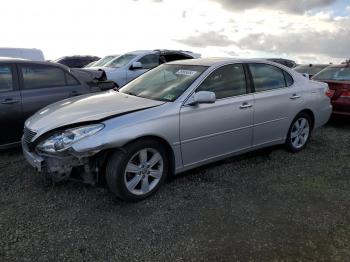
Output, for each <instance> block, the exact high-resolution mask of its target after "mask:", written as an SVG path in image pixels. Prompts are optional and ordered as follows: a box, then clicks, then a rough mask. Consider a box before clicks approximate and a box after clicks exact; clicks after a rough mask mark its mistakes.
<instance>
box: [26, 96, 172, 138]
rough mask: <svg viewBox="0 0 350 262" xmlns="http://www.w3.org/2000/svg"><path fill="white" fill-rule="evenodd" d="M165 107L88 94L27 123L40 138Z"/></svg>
mask: <svg viewBox="0 0 350 262" xmlns="http://www.w3.org/2000/svg"><path fill="white" fill-rule="evenodd" d="M164 103H165V102H162V101H156V100H150V99H146V98H141V97H136V96H131V95H126V94H123V93H119V92H116V91H107V92H102V93H98V94H88V95H83V96H78V97H73V98H68V99H65V100H62V101H59V102H56V103H54V104H51V105H49V106H47V107H45V108H43V109H41V110H40V111H38V112H37V113H36V114H34V115H33V116H31V117H30V118H29V119H28V120H27V121H26V122H25V126H26V127H27V128H29V129H30V130H32V131H35V132H37V133H38V135H39V134H43V133H45V132H47V131H49V130H52V129H55V128H58V127H61V126H66V125H70V124H75V123H79V122H88V121H98V120H101V119H104V118H108V117H111V116H114V115H119V114H125V113H128V112H133V111H137V110H141V109H146V108H150V107H154V106H158V105H162V104H164Z"/></svg>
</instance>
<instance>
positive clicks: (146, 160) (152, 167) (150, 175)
mask: <svg viewBox="0 0 350 262" xmlns="http://www.w3.org/2000/svg"><path fill="white" fill-rule="evenodd" d="M163 171H164V161H163V157H162V155H161V154H160V153H159V152H158V151H157V150H156V149H154V148H145V149H141V150H139V151H138V152H136V153H135V154H134V155H133V156H132V157H131V158H130V159H129V161H128V163H127V165H126V167H125V171H124V182H125V185H126V188H127V189H128V190H129V192H130V193H132V194H135V195H145V194H147V193H149V192H151V191H152V190H153V189H154V188H155V187H156V186H157V184H158V183H159V181H160V180H161V178H162V176H163Z"/></svg>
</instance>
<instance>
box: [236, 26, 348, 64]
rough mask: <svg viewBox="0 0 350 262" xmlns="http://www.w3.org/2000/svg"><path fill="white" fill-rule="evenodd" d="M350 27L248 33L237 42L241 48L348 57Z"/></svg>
mask: <svg viewBox="0 0 350 262" xmlns="http://www.w3.org/2000/svg"><path fill="white" fill-rule="evenodd" d="M349 42H350V29H346V28H343V29H340V30H338V31H335V32H331V31H322V32H316V31H310V32H298V33H284V34H281V35H271V34H262V33H260V34H250V35H248V36H246V37H244V38H242V39H241V40H240V41H239V42H238V43H237V44H238V46H239V47H240V48H242V49H249V50H255V51H263V52H273V53H285V54H293V55H311V54H319V55H323V56H329V57H334V58H345V57H349Z"/></svg>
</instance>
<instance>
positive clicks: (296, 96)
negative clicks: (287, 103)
mask: <svg viewBox="0 0 350 262" xmlns="http://www.w3.org/2000/svg"><path fill="white" fill-rule="evenodd" d="M300 97H301V96H298V95H297V94H293V95H292V96H291V97H290V99H293V100H294V99H299V98H300Z"/></svg>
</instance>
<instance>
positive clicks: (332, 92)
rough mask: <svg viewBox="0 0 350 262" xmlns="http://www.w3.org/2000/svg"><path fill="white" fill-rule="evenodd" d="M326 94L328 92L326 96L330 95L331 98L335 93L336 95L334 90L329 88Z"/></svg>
mask: <svg viewBox="0 0 350 262" xmlns="http://www.w3.org/2000/svg"><path fill="white" fill-rule="evenodd" d="M325 94H326V96H328V97H329V98H332V97H333V95H334V90H332V89H329V88H327V89H326V92H325Z"/></svg>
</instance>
